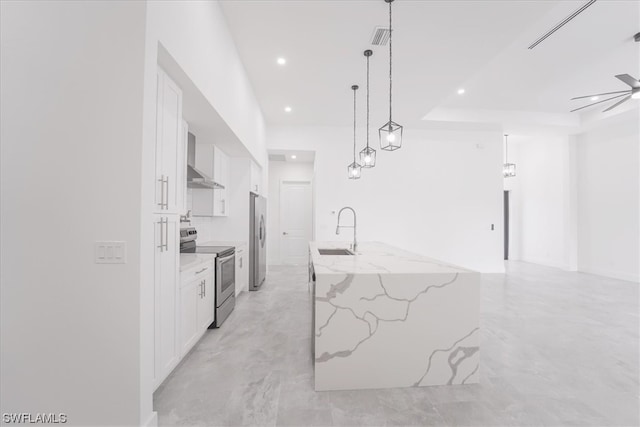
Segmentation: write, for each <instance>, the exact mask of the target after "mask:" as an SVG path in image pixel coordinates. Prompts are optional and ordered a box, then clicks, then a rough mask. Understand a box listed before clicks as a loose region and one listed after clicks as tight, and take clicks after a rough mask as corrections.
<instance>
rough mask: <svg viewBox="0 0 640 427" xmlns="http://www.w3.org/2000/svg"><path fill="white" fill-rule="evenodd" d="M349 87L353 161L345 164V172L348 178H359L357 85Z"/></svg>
mask: <svg viewBox="0 0 640 427" xmlns="http://www.w3.org/2000/svg"><path fill="white" fill-rule="evenodd" d="M351 89H353V163H351V164H350V165H349V166H347V172H348V174H349V179H359V178H360V172H361V166H360V164H358V163H356V91H357V90H358V85H353V86H351Z"/></svg>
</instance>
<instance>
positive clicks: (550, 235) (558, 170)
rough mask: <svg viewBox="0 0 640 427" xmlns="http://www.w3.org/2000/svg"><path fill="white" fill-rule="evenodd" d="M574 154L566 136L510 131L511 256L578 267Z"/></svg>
mask: <svg viewBox="0 0 640 427" xmlns="http://www.w3.org/2000/svg"><path fill="white" fill-rule="evenodd" d="M569 159H570V141H569V138H568V137H566V136H556V137H552V136H546V137H533V138H522V137H520V138H518V137H517V136H510V138H509V162H510V163H515V164H516V176H515V177H513V178H505V179H504V188H505V190H508V191H510V193H509V197H510V230H509V231H510V233H509V234H510V242H509V243H510V247H509V259H511V260H522V261H527V262H532V263H536V264H542V265H548V266H553V267H559V268H563V269H567V270H568V269H572V264H574V263H572V256H571V251H572V248H573V247H574V246H572V244H571V238H570V237H569V232H570V227H571V223H570V219H569V218H570V217H569V215H570V209H571V208H572V206H571V195H572V187H571V185H572V183H571V180H570V177H571V173H572V170H571V168H570V162H569ZM573 268H574V269H575V266H574V267H573Z"/></svg>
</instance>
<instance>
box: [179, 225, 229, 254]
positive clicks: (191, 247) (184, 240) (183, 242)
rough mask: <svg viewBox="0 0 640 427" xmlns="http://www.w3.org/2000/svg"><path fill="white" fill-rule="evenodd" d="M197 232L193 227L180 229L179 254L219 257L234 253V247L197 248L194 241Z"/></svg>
mask: <svg viewBox="0 0 640 427" xmlns="http://www.w3.org/2000/svg"><path fill="white" fill-rule="evenodd" d="M197 238H198V232H197V231H196V229H195V227H185V228H181V229H180V253H186V254H189V253H191V254H193V253H196V254H216V255H218V256H220V257H222V256H227V255H231V254H232V253H234V252H235V250H236V248H235V247H234V246H198V245H197V244H196V239H197Z"/></svg>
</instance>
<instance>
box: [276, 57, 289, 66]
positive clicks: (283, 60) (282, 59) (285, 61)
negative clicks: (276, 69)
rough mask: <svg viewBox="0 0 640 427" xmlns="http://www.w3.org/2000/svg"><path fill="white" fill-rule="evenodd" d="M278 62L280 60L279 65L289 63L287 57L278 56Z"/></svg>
mask: <svg viewBox="0 0 640 427" xmlns="http://www.w3.org/2000/svg"><path fill="white" fill-rule="evenodd" d="M277 62H278V65H284V64H286V63H287V60H286V59H284V58H278V61H277Z"/></svg>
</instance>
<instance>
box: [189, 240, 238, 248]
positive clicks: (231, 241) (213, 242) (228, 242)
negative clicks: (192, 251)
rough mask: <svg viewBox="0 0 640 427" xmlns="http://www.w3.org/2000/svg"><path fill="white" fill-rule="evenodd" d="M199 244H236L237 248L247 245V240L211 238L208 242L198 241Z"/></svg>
mask: <svg viewBox="0 0 640 427" xmlns="http://www.w3.org/2000/svg"><path fill="white" fill-rule="evenodd" d="M197 245H198V246H234V247H235V248H236V249H237V248H241V247H242V246H247V242H242V241H240V240H211V241H208V242H198V243H197Z"/></svg>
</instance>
